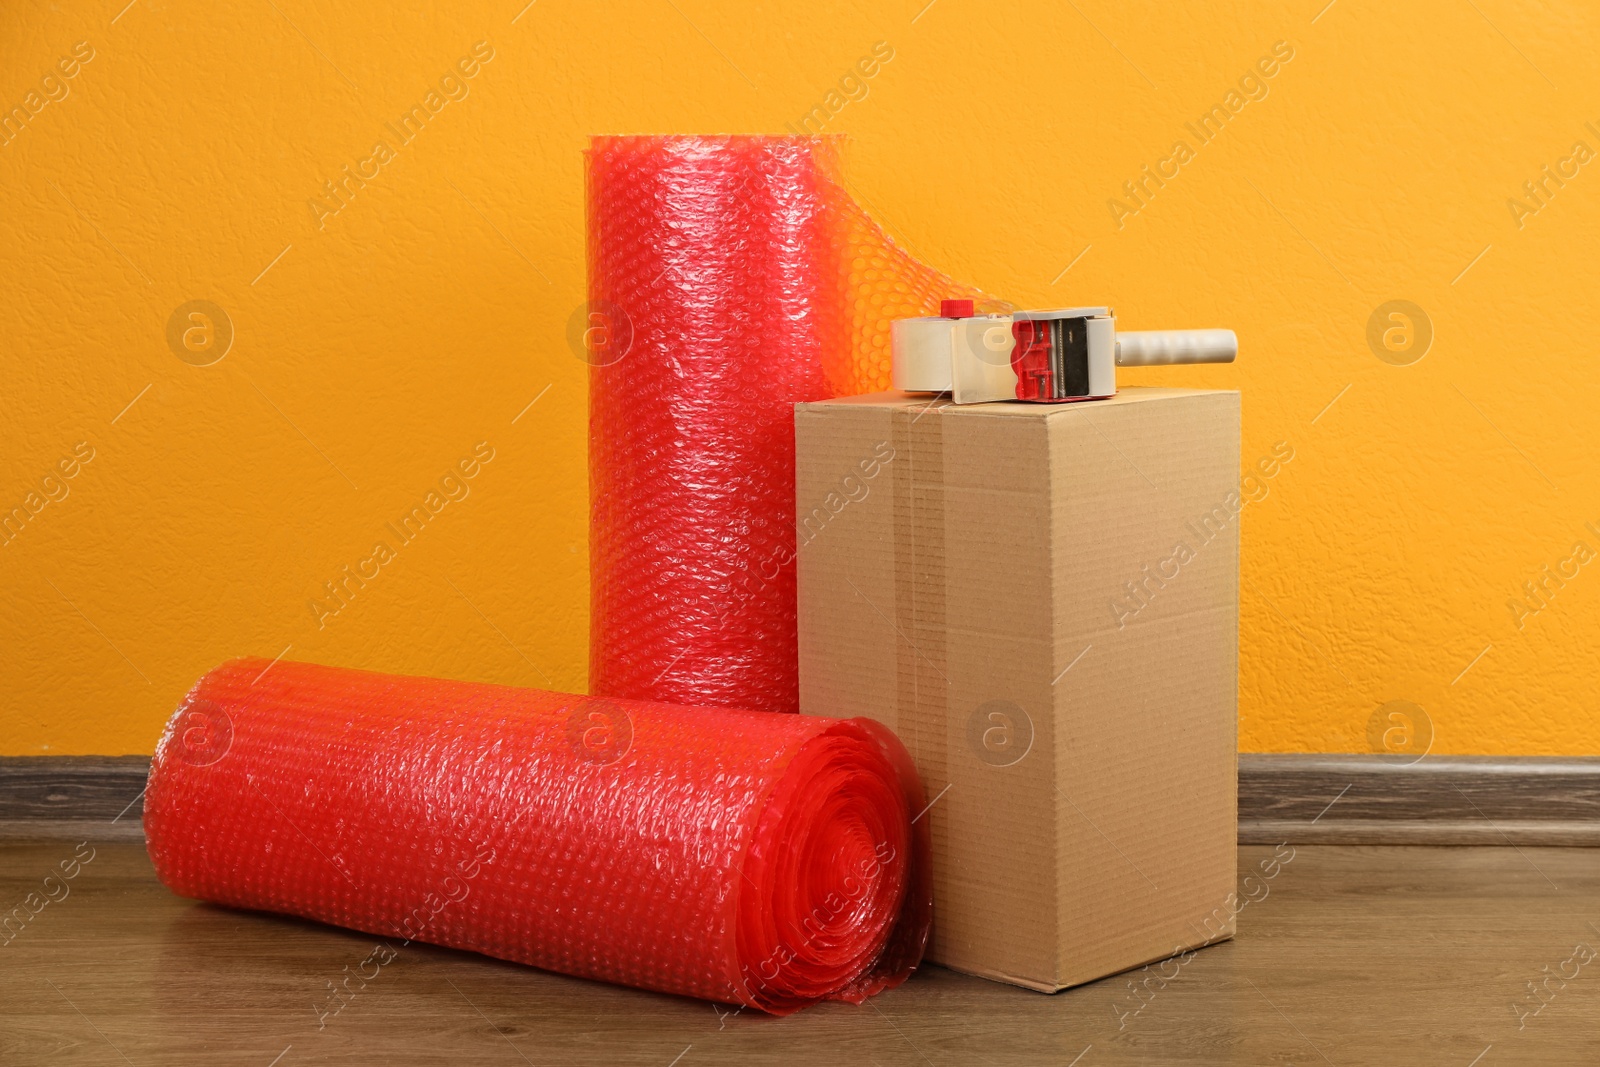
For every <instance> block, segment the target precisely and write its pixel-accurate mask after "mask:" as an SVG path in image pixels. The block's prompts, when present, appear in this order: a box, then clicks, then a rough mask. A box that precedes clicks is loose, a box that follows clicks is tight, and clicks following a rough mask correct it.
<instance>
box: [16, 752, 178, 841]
mask: <svg viewBox="0 0 1600 1067" xmlns="http://www.w3.org/2000/svg"><path fill="white" fill-rule="evenodd" d="M149 773H150V757H149V756H0V839H12V840H16V839H19V838H77V839H80V840H92V841H142V840H144V827H143V825H142V823H141V819H140V816H141V814H142V809H141V807H140V803H139V802H140V801H142V800H143V799H144V783H145V778H146V777H148V775H149Z"/></svg>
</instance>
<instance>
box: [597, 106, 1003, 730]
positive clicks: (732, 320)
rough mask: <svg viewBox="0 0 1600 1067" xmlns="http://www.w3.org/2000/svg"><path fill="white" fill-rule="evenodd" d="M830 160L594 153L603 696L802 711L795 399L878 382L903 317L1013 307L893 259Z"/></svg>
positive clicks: (611, 146)
mask: <svg viewBox="0 0 1600 1067" xmlns="http://www.w3.org/2000/svg"><path fill="white" fill-rule="evenodd" d="M839 147H840V143H839V141H838V140H837V139H836V138H807V137H603V138H597V139H595V140H594V142H593V144H592V145H591V147H590V150H589V153H588V226H589V252H588V254H589V304H588V308H587V313H588V316H589V322H590V331H589V333H587V334H586V336H587V337H590V338H592V339H593V340H594V345H593V346H592V347H591V348H590V349H589V358H590V362H591V364H592V366H591V370H590V375H589V481H590V501H591V504H590V539H589V551H590V589H591V593H590V596H591V602H592V603H591V608H592V612H591V622H590V625H591V630H590V689H591V691H592V692H595V693H599V694H603V695H606V696H612V697H630V698H637V699H644V700H665V701H670V702H673V703H681V704H695V705H709V706H726V707H744V708H756V709H759V710H763V711H796V710H798V708H799V677H798V671H799V667H798V659H797V652H796V629H795V627H796V623H795V590H794V555H795V530H794V522H795V500H794V410H793V409H794V405H795V404H796V403H798V402H802V401H812V400H821V399H825V398H827V397H830V396H840V395H847V394H854V393H864V392H873V391H877V390H882V389H887V388H888V387H889V370H890V365H889V323H890V322H891V321H892V320H894V319H897V318H903V317H906V316H912V315H932V314H937V313H938V308H939V302H940V300H941V299H944V298H963V297H965V298H971V299H974V300H976V301H978V302H979V303H980V304H981V305H983V306H984V307H985V308H988V309H1000V308H1003V307H1005V306H1006V305H1000V304H998V303H996V302H995V301H993V300H990V299H988V298H986V297H985V296H984V295H983V294H982V293H979V292H978V291H977V290H975V289H972V288H971V287H968V286H963V285H959V284H957V283H955V282H953V281H951V280H950V279H949V278H947V277H945V276H944V275H941V274H939V273H937V272H936V271H933V270H930V269H929V268H927V267H924V266H922V265H921V264H919V263H917V262H916V261H915V260H913V259H912V258H911V257H910V256H908V255H906V254H905V253H904V252H902V251H901V250H900V249H898V248H896V247H895V245H894V243H893V242H892V241H890V240H889V238H888V237H887V236H886V235H885V234H884V232H883V231H882V230H881V229H880V228H879V227H878V226H877V225H876V224H875V223H874V222H873V221H872V220H871V219H870V218H869V217H868V216H867V214H866V212H865V211H863V210H862V209H861V208H860V207H859V206H858V205H857V204H856V203H855V201H854V200H853V199H851V197H850V196H849V194H848V193H846V192H845V189H844V184H843V178H842V171H841V169H840V165H839ZM865 458H867V457H863V459H865ZM841 473H843V472H841Z"/></svg>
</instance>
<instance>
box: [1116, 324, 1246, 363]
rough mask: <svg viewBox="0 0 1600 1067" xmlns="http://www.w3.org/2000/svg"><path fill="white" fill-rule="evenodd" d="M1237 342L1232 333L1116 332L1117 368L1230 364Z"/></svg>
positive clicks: (1203, 331)
mask: <svg viewBox="0 0 1600 1067" xmlns="http://www.w3.org/2000/svg"><path fill="white" fill-rule="evenodd" d="M1238 354H1239V338H1238V336H1237V335H1235V334H1234V332H1233V331H1232V330H1118V331H1117V366H1119V367H1149V366H1155V365H1157V364H1170V363H1232V362H1233V360H1234V357H1236V356H1237V355H1238Z"/></svg>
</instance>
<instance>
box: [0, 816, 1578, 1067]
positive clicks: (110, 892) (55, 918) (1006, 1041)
mask: <svg viewBox="0 0 1600 1067" xmlns="http://www.w3.org/2000/svg"><path fill="white" fill-rule="evenodd" d="M93 849H94V854H93V859H91V860H90V861H89V862H88V863H86V864H83V865H82V866H81V869H79V870H78V872H77V877H76V878H74V879H72V880H71V881H70V882H68V883H66V884H67V886H68V888H69V889H70V893H69V895H68V896H66V897H65V898H64V899H61V900H59V901H57V902H53V903H50V904H48V905H46V906H45V907H44V908H43V910H41V911H40V912H39V913H38V914H37V916H35V917H34V918H33V919H32V920H31V921H30V922H29V923H28V924H27V925H26V926H25V927H24V928H23V929H22V930H21V931H20V932H14V936H13V937H12V939H11V940H10V941H9V942H7V943H5V944H3V945H0V1064H5V1065H7V1067H12V1065H16V1067H23V1065H32V1064H52V1065H74V1064H96V1065H99V1064H131V1065H135V1067H145V1065H150V1067H157V1065H162V1067H179V1065H188V1064H196V1065H198V1064H205V1065H212V1064H239V1065H248V1067H271V1065H277V1067H296V1065H299V1064H319V1063H327V1064H332V1063H350V1064H397V1065H403V1064H457V1065H478V1064H483V1065H491V1064H493V1065H509V1067H515V1065H516V1064H519V1063H525V1064H538V1065H540V1067H543V1065H545V1064H555V1065H561V1064H597V1065H613V1064H614V1065H639V1067H672V1065H674V1064H675V1065H677V1067H698V1065H701V1064H709V1063H730V1064H733V1063H737V1064H750V1063H784V1064H823V1065H827V1067H853V1065H856V1064H862V1065H868V1064H882V1065H891V1064H907V1065H911V1064H916V1065H923V1067H930V1065H931V1067H944V1065H946V1064H951V1065H954V1064H995V1065H1008V1064H1022V1063H1029V1064H1033V1063H1038V1064H1056V1065H1061V1067H1066V1065H1069V1064H1075V1065H1078V1067H1093V1065H1097V1064H1118V1063H1139V1064H1277V1065H1290V1064H1323V1063H1327V1064H1335V1065H1339V1067H1344V1065H1347V1064H1386V1065H1387V1064H1441V1065H1451V1067H1469V1065H1477V1067H1498V1065H1501V1064H1509V1063H1526V1064H1584V1065H1593V1064H1597V1063H1600V958H1593V959H1591V957H1592V956H1593V955H1594V952H1593V951H1591V949H1594V950H1600V850H1590V849H1576V848H1571V849H1559V848H1547V849H1534V848H1523V849H1520V850H1518V849H1515V848H1488V847H1475V848H1423V847H1409V848H1408V847H1355V846H1300V847H1299V848H1298V850H1297V852H1296V854H1295V857H1294V859H1293V861H1292V862H1291V863H1289V864H1288V865H1287V866H1285V867H1284V868H1283V869H1282V871H1281V873H1280V874H1279V875H1278V877H1277V878H1276V879H1274V880H1273V881H1272V882H1271V883H1269V891H1268V894H1267V896H1265V897H1264V898H1262V899H1259V900H1257V901H1256V902H1254V903H1251V904H1249V905H1247V906H1246V907H1245V909H1244V911H1243V912H1242V913H1241V914H1240V916H1239V937H1238V940H1236V941H1234V942H1232V943H1229V944H1224V945H1218V946H1215V947H1212V948H1209V949H1206V950H1204V951H1202V952H1200V953H1199V954H1198V955H1196V956H1195V957H1194V958H1193V959H1192V960H1191V961H1190V962H1188V963H1187V964H1186V965H1184V966H1183V967H1182V968H1181V969H1180V970H1178V971H1177V973H1176V976H1175V977H1172V978H1171V979H1170V981H1166V982H1165V984H1164V988H1163V982H1162V981H1161V980H1152V981H1150V982H1149V983H1148V987H1149V988H1150V989H1152V990H1156V991H1155V992H1153V993H1147V994H1146V995H1145V998H1144V999H1143V1000H1142V1001H1141V1000H1139V999H1136V998H1135V997H1134V995H1133V993H1132V992H1131V990H1130V986H1129V982H1128V979H1129V977H1130V976H1129V975H1122V976H1118V977H1115V978H1109V979H1106V980H1104V981H1101V982H1097V983H1094V984H1092V985H1088V986H1084V987H1082V988H1079V989H1075V990H1069V991H1068V992H1065V993H1061V994H1058V995H1056V996H1044V995H1042V994H1039V993H1033V992H1028V991H1026V990H1021V989H1015V988H1012V987H1009V986H1004V985H997V984H994V983H991V982H987V981H984V980H982V979H978V978H970V977H966V976H964V975H959V974H955V973H952V972H950V971H947V970H944V969H942V968H938V967H927V968H924V970H923V971H921V972H919V973H918V974H917V975H915V976H914V977H913V978H912V979H911V981H910V982H908V983H907V984H906V985H905V986H903V987H902V988H900V989H897V990H893V991H891V992H889V993H885V994H883V995H881V996H878V997H876V998H874V999H872V1000H871V1001H869V1002H868V1003H866V1004H865V1005H862V1006H860V1007H854V1006H850V1005H843V1004H827V1005H822V1006H820V1007H817V1008H813V1009H810V1010H808V1011H804V1012H801V1013H800V1014H798V1015H795V1016H792V1017H790V1018H787V1019H772V1018H767V1017H764V1016H757V1015H754V1014H752V1013H750V1012H744V1013H736V1012H730V1010H729V1008H728V1007H727V1006H725V1005H724V1006H714V1005H711V1004H707V1003H704V1002H700V1001H694V1000H688V999H684V998H678V997H669V996H662V995H658V994H653V993H644V992H638V991H635V990H629V989H620V988H613V987H610V986H605V985H599V984H596V983H592V982H585V981H580V980H576V979H571V978H564V977H561V976H559V975H553V974H547V973H543V972H540V971H536V970H532V969H530V968H526V967H519V966H515V965H512V964H507V963H501V962H497V961H494V960H489V959H485V958H482V957H478V956H472V955H468V954H464V953H459V952H451V951H447V950H443V949H434V948H430V947H427V946H416V947H413V948H409V949H405V950H402V951H401V952H400V954H399V955H398V956H397V957H396V958H395V959H394V960H393V962H391V963H389V964H388V965H387V966H385V967H383V968H382V969H381V970H380V971H379V972H378V975H377V977H376V978H374V979H372V980H371V981H369V982H368V983H367V985H366V986H365V987H364V988H362V987H360V985H359V983H358V982H355V981H352V982H351V983H350V985H351V987H352V988H358V989H359V990H360V991H359V993H357V994H356V995H355V996H354V997H352V998H350V999H349V1000H348V1001H347V1002H346V1003H345V1004H344V1007H343V1008H342V1010H340V1011H338V1012H337V1013H336V1014H329V1015H327V1016H326V1017H323V1016H321V1015H320V1014H319V1013H320V1012H322V1011H327V1010H328V1009H329V1006H330V1002H331V1003H332V1004H337V1003H338V1002H337V1001H333V1000H332V997H331V992H330V990H331V986H332V985H333V984H335V983H338V982H339V981H340V980H341V979H342V978H343V977H344V975H345V974H346V970H345V969H346V968H347V967H348V968H349V972H350V973H356V972H357V970H358V967H359V965H360V964H361V963H362V961H363V960H366V959H367V958H368V956H369V953H370V951H371V949H372V946H373V945H374V943H375V939H374V938H372V937H369V936H366V935H360V934H354V933H349V932H346V931H342V930H337V929H332V928H329V927H324V926H319V925H316V924H313V923H306V922H300V921H295V920H290V919H282V918H276V917H273V916H268V915H258V914H253V913H243V912H235V911H228V910H225V909H221V908H216V907H212V906H209V905H205V904H197V903H194V902H192V901H187V900H180V899H178V898H176V897H174V896H172V895H171V894H170V893H168V892H167V891H166V890H165V889H163V888H162V887H161V885H160V884H159V883H157V882H156V880H155V877H154V874H153V872H152V870H151V868H150V864H149V861H148V860H147V859H146V858H145V854H144V850H143V848H142V846H140V845H137V844H130V843H101V844H97V845H94V846H93ZM1271 853H1272V849H1271V848H1269V847H1257V846H1246V847H1242V848H1241V849H1240V861H1241V862H1240V868H1241V870H1250V869H1253V868H1254V867H1255V866H1256V864H1257V863H1258V862H1259V861H1260V860H1261V859H1264V858H1265V857H1267V856H1269V855H1270V854H1271ZM83 854H84V855H87V854H88V851H87V849H85V850H84V852H83ZM73 855H74V843H73V842H60V841H50V842H28V843H18V842H11V843H5V844H0V908H10V907H12V906H14V905H16V904H19V903H21V902H22V900H23V899H24V898H25V897H26V896H27V895H28V894H29V893H30V892H35V891H37V890H39V888H40V886H41V883H42V881H43V879H44V877H45V876H46V875H47V874H49V873H50V872H51V871H52V870H54V869H56V868H57V867H58V865H59V864H60V863H61V862H62V861H63V860H70V859H71V858H72V857H73ZM52 887H53V889H54V891H55V892H56V893H57V895H59V894H60V889H59V888H54V887H55V883H52ZM1258 895H1259V891H1258ZM0 937H3V935H0ZM1578 946H1582V947H1581V948H1579V947H1578ZM367 969H368V971H369V972H370V971H371V970H372V969H373V968H372V966H371V965H369V967H368V968H367ZM1167 973H1168V975H1171V974H1172V973H1173V966H1172V965H1171V964H1169V965H1168V968H1167ZM1563 976H1566V977H1563ZM1139 977H1143V976H1142V975H1139ZM1529 983H1535V984H1536V985H1537V984H1539V983H1542V986H1540V993H1539V995H1537V996H1536V995H1535V993H1534V992H1532V991H1531V989H1532V987H1530V985H1529ZM1141 1005H1142V1007H1141ZM1136 1009H1138V1010H1137V1011H1136ZM1536 1010H1537V1014H1534V1012H1535V1011H1536Z"/></svg>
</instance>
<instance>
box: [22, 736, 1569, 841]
mask: <svg viewBox="0 0 1600 1067" xmlns="http://www.w3.org/2000/svg"><path fill="white" fill-rule="evenodd" d="M149 768H150V759H149V757H147V756H12V757H0V839H6V838H9V839H17V838H66V837H76V838H85V839H89V840H94V841H114V840H126V841H137V840H142V839H143V836H144V830H143V828H142V826H141V824H140V805H139V803H138V802H139V801H140V799H141V798H142V797H143V794H144V783H145V776H146V774H147V773H148V771H149ZM1280 841H1288V842H1290V843H1292V844H1306V845H1313V844H1330V845H1332V844H1339V845H1519V846H1520V845H1529V846H1533V845H1588V846H1600V758H1578V757H1538V756H1430V757H1428V758H1425V759H1423V760H1421V761H1419V762H1416V763H1412V762H1410V761H1409V760H1406V759H1403V758H1393V757H1388V756H1341V755H1299V754H1294V755H1268V754H1252V753H1244V754H1241V755H1240V756H1239V843H1240V844H1277V843H1278V842H1280Z"/></svg>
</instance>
